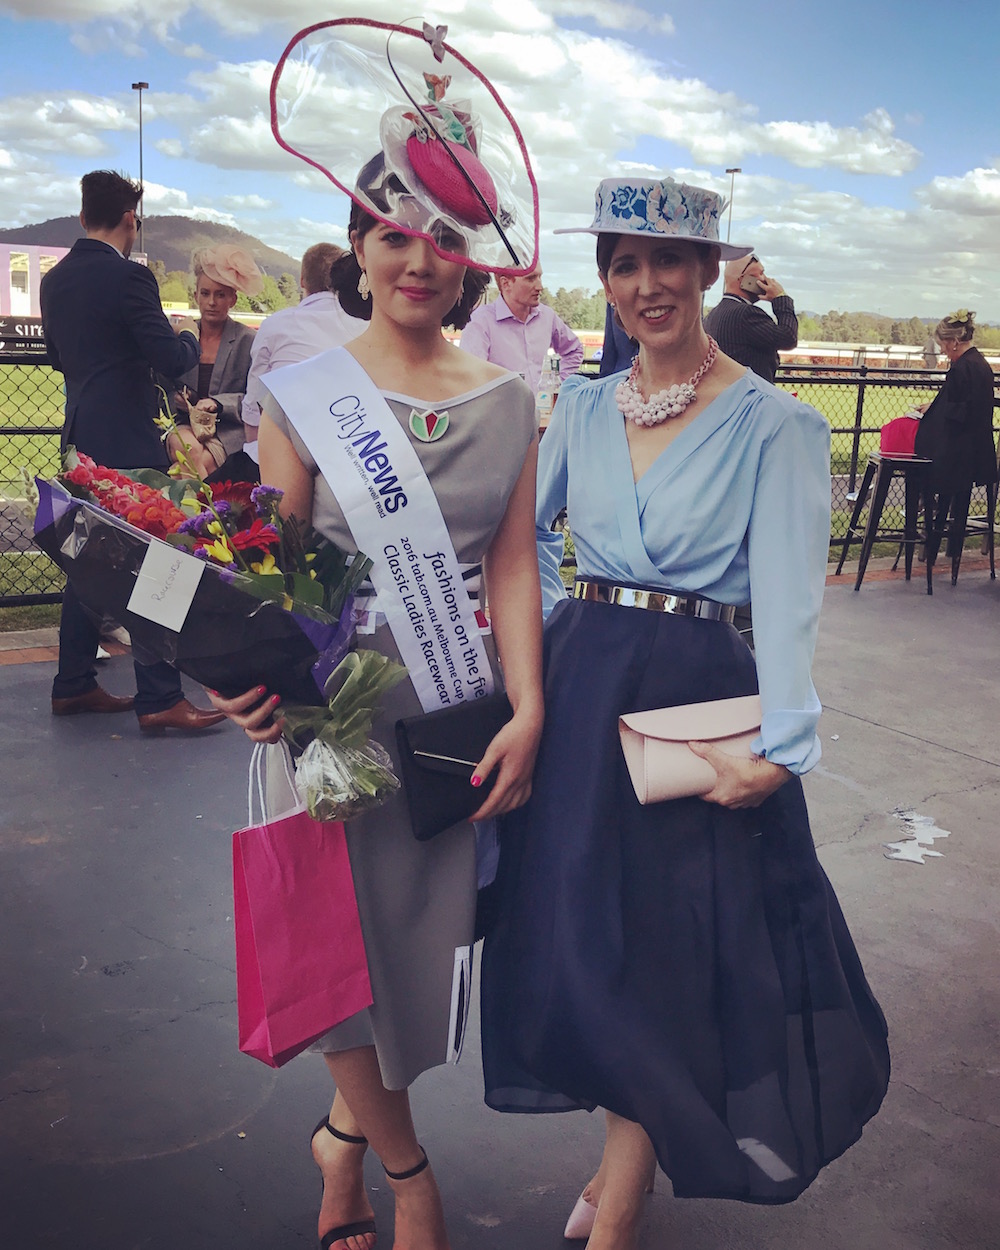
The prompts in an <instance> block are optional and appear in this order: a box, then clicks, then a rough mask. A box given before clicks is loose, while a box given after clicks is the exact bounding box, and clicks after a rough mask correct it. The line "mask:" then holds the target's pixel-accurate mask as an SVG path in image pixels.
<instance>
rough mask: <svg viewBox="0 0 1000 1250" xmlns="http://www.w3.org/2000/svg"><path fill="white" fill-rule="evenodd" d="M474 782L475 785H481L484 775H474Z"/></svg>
mask: <svg viewBox="0 0 1000 1250" xmlns="http://www.w3.org/2000/svg"><path fill="white" fill-rule="evenodd" d="M472 784H473V785H474V786H481V785H482V784H483V779H482V777H473V778H472Z"/></svg>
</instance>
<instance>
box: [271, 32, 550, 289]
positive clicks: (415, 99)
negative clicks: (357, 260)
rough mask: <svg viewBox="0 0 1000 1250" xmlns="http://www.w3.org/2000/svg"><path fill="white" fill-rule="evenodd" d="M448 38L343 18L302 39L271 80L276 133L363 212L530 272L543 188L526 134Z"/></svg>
mask: <svg viewBox="0 0 1000 1250" xmlns="http://www.w3.org/2000/svg"><path fill="white" fill-rule="evenodd" d="M447 30H448V28H447V27H446V26H436V27H434V26H430V25H428V23H426V22H424V23H423V25H422V28H421V29H413V28H411V27H409V26H400V25H393V24H390V23H386V22H375V21H369V20H368V19H366V18H341V19H338V20H336V21H329V22H320V23H318V24H317V25H315V26H310V27H308V28H307V29H305V30H301V31H299V33H298V34H297V35H296V36H295V37H294V38H293V39H292V41H291V43H289V45H288V47H287V48H286V49H285V51H284V52H283V53H282V55H281V59H280V60H279V62H278V64H277V67H276V69H275V71H274V76H273V77H272V80H271V129H272V131H273V132H274V137H275V138H276V139H277V141H278V143H280V144H281V146H282V147H283V148H284V149H285V150H286V151H288V152H291V153H292V154H293V155H294V156H298V157H300V158H301V159H302V160H304V161H306V162H307V163H308V164H310V165H312V166H313V167H314V168H315V169H318V170H319V171H320V172H321V173H323V174H325V175H326V177H327V178H329V179H330V181H331V182H332V183H333V184H334V185H335V186H337V187H339V188H340V190H341V191H344V192H346V193H347V194H348V195H349V196H350V197H351V199H352V200H353V201H354V202H355V204H357V205H358V206H359V207H360V208H362V209H364V210H365V211H366V212H368V213H370V214H371V215H372V216H373V217H376V218H378V219H379V220H380V221H384V222H386V223H387V224H389V225H392V226H395V227H396V228H397V229H399V230H401V231H403V232H404V233H406V234H409V235H416V236H419V237H420V238H424V239H427V240H428V241H429V242H430V243H431V244H432V245H433V247H434V249H435V251H437V252H438V253H439V255H441V256H444V257H445V258H446V259H448V260H455V261H459V262H460V263H462V264H465V265H470V266H471V267H472V268H475V269H480V270H483V271H486V272H489V273H497V274H512V275H514V274H518V273H526V272H530V271H531V270H532V269H534V267H535V265H536V263H537V261H538V188H537V186H536V184H535V177H534V174H533V173H532V170H531V164H530V162H529V160H528V153H527V148H526V146H525V142H524V138H523V136H522V135H521V131H520V130H519V128H518V125H517V123H516V122H515V121H514V118H513V117H512V116H511V114H510V112H509V111H508V109H507V107H506V106H505V105H504V103H503V101H502V100H501V99H500V96H499V95H498V94H497V92H496V90H495V88H494V87H493V85H492V83H491V82H490V81H489V79H488V78H487V77H486V76H485V74H482V73H481V72H480V71H479V70H478V69H476V67H475V66H474V65H472V64H471V63H470V62H469V61H467V60H466V59H465V57H463V56H462V55H461V54H460V53H459V52H457V51H456V50H455V49H454V48H453V47H451V45H450V44H447V43H445V42H444V36H445V35H446V34H447ZM456 237H457V238H459V239H460V240H461V245H460V246H456Z"/></svg>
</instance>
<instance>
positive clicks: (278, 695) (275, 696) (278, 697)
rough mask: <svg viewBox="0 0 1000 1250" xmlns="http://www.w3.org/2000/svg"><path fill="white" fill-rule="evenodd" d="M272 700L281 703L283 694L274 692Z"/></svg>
mask: <svg viewBox="0 0 1000 1250" xmlns="http://www.w3.org/2000/svg"><path fill="white" fill-rule="evenodd" d="M271 702H272V703H280V702H281V695H280V694H272V695H271Z"/></svg>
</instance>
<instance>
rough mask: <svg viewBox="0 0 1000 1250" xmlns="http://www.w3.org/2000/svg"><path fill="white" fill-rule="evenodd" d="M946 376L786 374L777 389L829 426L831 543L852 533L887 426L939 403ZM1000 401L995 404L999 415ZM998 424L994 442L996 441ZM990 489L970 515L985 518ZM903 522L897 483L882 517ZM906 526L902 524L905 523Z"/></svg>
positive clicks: (834, 369)
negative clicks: (862, 485) (857, 502)
mask: <svg viewBox="0 0 1000 1250" xmlns="http://www.w3.org/2000/svg"><path fill="white" fill-rule="evenodd" d="M945 376H946V374H945V372H943V371H938V370H932V369H916V370H902V369H898V368H896V369H892V368H889V369H884V368H868V367H867V366H866V365H807V366H801V365H799V366H796V367H795V368H787V369H786V368H781V369H779V370H778V375H777V377H776V379H775V384H776V385H777V386H778V387H779V388H780V389H781V390H784V391H790V392H792V394H794V395H797V396H798V398H799V399H801V400H802V401H803V402H804V403H807V404H812V406H813V407H814V408H816V409H817V410H818V411H819V412H821V413H822V414H823V416H825V417H826V418H827V420H828V421H829V422H830V472H831V478H832V482H831V505H832V515H831V519H830V541H831V542H834V541H836V540H837V539H838V538H843V537H844V535H845V534H846V533H847V527H848V523H849V521H850V516H851V511H852V508H853V505H854V498H855V492H856V490H857V487H858V485H859V482H860V479H861V477H862V476H863V475H864V471H865V465H866V464H867V463H868V457H869V455H870V454H871V452H873V451H878V446H879V434H880V432H881V429H882V426H883V425H885V423H886V422H887V421H891V420H892V419H893V418H894V417H901V416H902V415H903V414H904V413H905V412H907V411H908V410H909V409H911V408H914V407H915V406H916V405H917V404H924V403H926V402H927V401H928V400H931V399H933V398H934V396H935V395H936V394H937V392H938V391H939V390H940V389H941V385H942V383H943V382H944V379H945ZM996 404H997V401H996V400H994V409H995V408H996ZM996 429H997V427H996V425H995V424H994V437H995V435H996ZM986 507H987V505H986V490H985V487H976V488H975V489H974V491H973V496H972V505H971V508H970V515H972V516H977V515H978V516H982V515H984V514H985V512H986ZM893 512H897V513H898V517H899V518H901V517H902V512H903V484H902V481H901V480H899V481H894V482H893V484H892V487H891V493H890V497H889V499H888V500H887V501H886V508H885V510H884V512H883V516H884V517H885V519H886V523H887V524H891V523H892V522H891V516H892V513H893ZM900 523H901V522H900Z"/></svg>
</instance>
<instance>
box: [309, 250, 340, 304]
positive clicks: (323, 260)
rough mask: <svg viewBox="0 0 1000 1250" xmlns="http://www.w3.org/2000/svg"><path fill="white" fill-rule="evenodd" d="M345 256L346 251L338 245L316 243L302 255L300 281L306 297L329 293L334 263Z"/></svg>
mask: <svg viewBox="0 0 1000 1250" xmlns="http://www.w3.org/2000/svg"><path fill="white" fill-rule="evenodd" d="M343 255H344V249H343V248H342V247H338V246H337V245H336V243H314V244H313V245H312V247H307V248H306V250H305V251H304V252H303V253H302V268H301V270H300V273H299V281H300V283H301V285H302V289H303V291H305V293H306V295H315V294H316V293H317V291H329V289H330V276H331V275H330V271H331V269H332V268H333V263H334V261H336V260H339V259H340V257H341V256H343Z"/></svg>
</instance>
